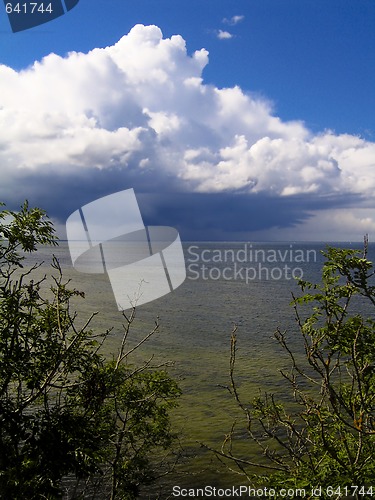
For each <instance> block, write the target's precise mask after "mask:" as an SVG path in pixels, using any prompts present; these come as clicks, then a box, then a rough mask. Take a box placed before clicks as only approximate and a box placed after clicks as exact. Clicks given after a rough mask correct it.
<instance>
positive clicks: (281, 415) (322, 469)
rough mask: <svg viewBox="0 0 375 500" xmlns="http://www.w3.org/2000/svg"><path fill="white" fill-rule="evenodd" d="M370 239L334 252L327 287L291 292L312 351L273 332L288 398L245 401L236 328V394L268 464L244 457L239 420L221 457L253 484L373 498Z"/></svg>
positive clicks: (374, 347)
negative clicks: (282, 354)
mask: <svg viewBox="0 0 375 500" xmlns="http://www.w3.org/2000/svg"><path fill="white" fill-rule="evenodd" d="M367 243H368V242H367V238H365V248H364V252H363V253H362V254H361V252H359V251H356V250H347V249H337V248H328V250H327V251H326V252H324V256H325V258H326V261H325V263H324V266H323V270H322V282H321V283H320V284H312V283H310V282H307V281H303V280H300V281H299V285H300V288H301V291H302V295H301V296H300V297H295V296H293V302H292V305H293V307H294V310H295V317H296V321H297V325H298V330H299V332H300V334H301V339H302V342H303V347H304V355H303V356H301V355H300V353H298V352H296V348H295V342H296V340H295V338H294V339H293V340H292V341H291V339H290V338H289V336H288V332H283V331H281V330H277V332H276V334H275V337H276V340H277V341H278V343H279V344H280V346H281V347H282V348H283V349H284V350H285V351H286V353H287V354H288V356H289V358H290V360H291V369H290V370H289V371H287V372H286V371H281V375H282V377H283V378H284V380H285V382H286V384H287V385H289V387H290V390H291V396H292V397H291V398H290V402H281V401H279V400H277V397H276V396H275V395H274V394H267V393H266V394H262V393H261V394H260V396H258V397H256V398H254V399H253V400H252V402H251V403H249V404H247V403H245V402H244V401H243V397H242V395H241V394H240V388H239V387H238V385H237V383H236V380H235V378H236V377H235V364H236V349H237V346H236V342H237V340H236V329H234V331H233V332H232V337H231V357H230V379H231V387H230V391H231V393H232V395H233V397H234V398H235V400H236V402H237V404H238V405H239V407H240V409H241V411H242V412H243V414H244V415H245V417H246V430H247V435H248V437H249V438H250V439H251V441H252V442H253V443H255V444H256V445H257V446H258V447H259V450H260V451H261V452H262V458H261V460H259V461H258V462H257V461H255V462H253V461H250V460H248V459H247V458H246V457H243V456H239V455H236V453H235V451H234V449H235V442H236V438H235V436H236V429H237V426H236V424H234V425H233V427H232V429H231V431H230V432H229V434H228V435H227V436H226V439H225V441H224V443H223V445H222V448H221V450H216V454H217V456H218V457H219V458H220V459H223V460H224V461H225V459H229V460H230V461H231V462H232V463H233V462H234V463H235V464H236V466H237V469H238V471H239V472H240V473H241V474H243V475H245V476H246V477H247V478H248V480H249V481H250V482H251V484H253V485H256V486H268V487H270V486H272V487H274V488H277V487H283V488H287V487H291V488H305V489H306V491H307V492H308V493H310V494H311V489H312V488H314V487H317V486H320V487H321V488H322V490H321V494H320V496H319V497H320V498H342V497H346V496H348V497H351V498H352V497H354V498H370V497H372V496H373V494H375V490H374V489H373V486H374V484H373V480H374V477H375V460H374V458H375V321H374V319H373V312H374V306H375V286H374V284H373V276H374V270H373V265H372V263H371V262H370V261H369V260H368V259H367ZM306 307H307V308H308V309H309V312H308V313H306ZM360 312H362V314H361V313H360ZM365 315H368V317H364V316H365ZM371 315H372V316H371ZM292 342H293V347H291V344H292ZM260 471H261V472H260ZM310 498H312V497H310Z"/></svg>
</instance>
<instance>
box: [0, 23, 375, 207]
mask: <svg viewBox="0 0 375 500" xmlns="http://www.w3.org/2000/svg"><path fill="white" fill-rule="evenodd" d="M242 18H243V16H234V17H233V18H232V21H231V22H232V24H233V23H234V24H236V23H237V22H239V21H241V20H242ZM223 33H225V32H223ZM223 37H224V38H225V36H224V35H223ZM207 64H208V53H207V51H206V50H205V49H201V50H198V51H196V52H194V53H193V54H192V55H189V53H188V52H187V48H186V44H185V41H184V39H183V38H182V37H181V36H179V35H176V36H172V37H171V38H164V37H163V35H162V32H161V30H160V29H159V28H158V27H156V26H143V25H137V26H135V27H134V28H133V29H132V30H131V31H130V33H129V34H127V35H125V36H124V37H123V38H121V40H119V41H118V42H117V43H116V44H114V45H113V46H109V47H106V48H95V49H93V50H92V51H90V52H89V53H78V52H72V53H69V54H67V55H66V56H65V57H60V56H57V55H55V54H50V55H47V56H46V57H44V58H43V59H42V60H41V61H36V62H35V63H34V64H33V65H32V66H30V67H28V68H26V69H24V70H22V71H15V70H13V69H11V68H9V67H7V66H4V65H2V66H0V131H1V134H0V165H1V166H2V168H1V170H0V199H2V198H4V197H8V198H9V192H10V191H9V190H10V189H11V187H12V186H16V185H20V182H22V179H26V178H27V179H30V176H32V178H34V179H38V176H42V175H43V176H44V177H43V178H45V175H46V173H52V172H58V174H59V176H62V177H63V178H64V185H65V186H66V189H67V190H68V189H69V185H70V183H71V184H74V183H75V182H76V178H77V176H79V177H80V179H82V177H84V176H85V175H86V174H85V172H86V173H87V176H91V175H92V169H97V170H101V171H104V172H105V171H110V170H111V175H112V176H113V168H115V169H116V172H117V174H116V175H117V178H118V181H117V182H116V186H114V189H113V190H114V191H115V190H116V188H118V187H121V186H122V185H126V182H127V179H128V176H129V175H131V177H129V179H131V182H132V185H133V186H134V185H135V184H136V183H137V182H138V181H139V182H145V179H146V180H147V182H148V183H149V186H150V189H152V187H153V181H155V182H159V181H160V179H163V183H164V185H168V183H171V184H173V186H174V188H177V189H180V190H183V191H191V192H197V193H220V192H241V193H247V194H252V193H266V194H267V195H272V196H278V197H288V196H293V195H313V196H317V197H319V196H327V195H335V196H342V197H345V196H347V195H348V194H351V195H360V196H361V197H364V198H368V199H372V198H373V196H374V194H375V143H373V142H369V141H366V140H364V139H361V138H359V137H355V136H351V135H345V134H343V135H336V134H335V133H333V132H330V131H326V132H322V133H321V134H318V135H316V134H315V135H314V134H312V133H311V132H310V131H309V130H308V129H307V128H306V127H305V125H304V124H303V122H300V121H283V120H282V119H281V118H279V117H277V116H275V113H274V110H273V108H272V105H271V104H270V102H267V101H266V100H264V99H260V98H259V97H255V96H253V95H252V94H251V93H247V92H245V91H244V90H242V89H241V88H239V87H233V88H224V89H223V88H217V87H215V86H213V85H207V84H205V83H204V79H203V70H204V68H205V66H206V65H207ZM249 84H251V82H249ZM145 176H146V177H145ZM111 179H113V177H111ZM129 182H130V181H129ZM143 186H144V184H143ZM135 187H136V186H135ZM25 189H26V188H25ZM30 189H31V188H30ZM46 189H48V187H47V186H46ZM26 194H27V193H26Z"/></svg>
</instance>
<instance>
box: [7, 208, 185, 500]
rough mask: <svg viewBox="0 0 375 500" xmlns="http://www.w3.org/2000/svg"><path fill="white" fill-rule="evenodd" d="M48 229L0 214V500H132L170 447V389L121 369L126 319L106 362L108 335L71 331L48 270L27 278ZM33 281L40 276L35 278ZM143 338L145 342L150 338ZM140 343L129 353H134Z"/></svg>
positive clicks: (32, 218) (41, 220) (51, 241)
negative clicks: (48, 283) (29, 262)
mask: <svg viewBox="0 0 375 500" xmlns="http://www.w3.org/2000/svg"><path fill="white" fill-rule="evenodd" d="M55 244H56V239H55V237H54V230H53V226H52V224H51V222H50V221H49V220H48V218H47V217H46V216H45V214H44V212H43V211H42V210H40V209H37V208H33V209H30V208H29V207H28V204H27V203H25V204H24V205H23V207H22V208H21V210H20V211H19V212H11V211H7V210H5V209H2V211H0V498H3V499H7V500H8V499H12V500H16V499H19V500H21V499H22V500H24V499H28V500H31V499H34V498H35V499H40V498H49V499H53V498H61V497H62V496H63V494H64V498H84V495H85V491H89V490H90V492H91V496H90V498H93V497H95V492H97V498H101V499H102V498H111V499H115V498H116V499H120V498H134V497H136V496H137V494H138V492H139V488H140V486H141V485H143V484H146V483H149V482H151V481H152V480H153V479H155V477H156V475H157V470H156V469H155V467H154V465H155V463H154V458H155V456H156V455H157V453H158V451H160V450H163V449H165V448H168V447H169V446H170V445H171V442H172V440H173V437H174V436H173V434H172V432H171V429H170V421H169V415H168V411H169V409H170V408H171V407H173V406H174V405H175V401H176V398H177V396H178V395H179V388H178V386H177V385H176V383H175V382H174V381H173V380H172V379H171V378H170V377H169V376H168V374H167V373H166V372H165V370H163V369H162V368H159V369H152V368H151V367H150V366H149V363H148V362H146V363H145V364H144V365H142V366H141V367H138V368H137V367H134V366H132V365H130V363H129V360H128V358H129V356H128V355H129V353H130V352H132V351H134V347H133V348H131V349H130V348H128V347H127V346H128V344H127V340H128V334H129V330H130V326H131V324H132V322H133V320H134V315H135V310H133V311H131V313H130V314H129V316H126V315H125V314H124V321H125V324H124V332H123V337H122V342H121V343H120V346H119V351H118V353H117V354H116V355H115V356H114V357H113V359H112V360H107V359H106V358H105V357H104V356H103V355H102V354H101V346H102V344H103V342H105V339H106V337H107V335H108V334H109V331H107V332H104V333H103V334H96V333H94V332H93V331H92V329H90V322H91V319H92V317H93V316H94V315H93V316H92V317H91V318H89V319H88V321H87V322H86V323H85V324H84V326H82V327H77V326H76V325H77V318H76V313H74V312H72V311H71V299H72V297H76V296H78V297H79V296H82V295H83V294H81V293H80V292H79V291H77V290H75V289H73V288H71V287H70V284H69V282H66V281H64V278H63V275H62V272H61V268H60V266H59V263H58V261H57V260H56V259H54V261H53V265H52V267H53V281H52V286H51V287H50V290H49V291H48V293H47V291H46V290H44V292H43V289H45V288H46V287H45V283H46V277H45V276H44V277H42V278H40V279H34V278H35V274H36V270H37V268H38V265H34V266H32V267H31V268H30V267H26V264H25V255H27V253H28V252H35V251H37V247H38V245H55ZM39 275H40V273H39ZM157 328H158V325H157V324H156V325H155V328H154V329H153V330H152V331H151V332H149V333H148V334H147V335H146V336H145V338H148V337H149V336H150V335H151V334H152V333H153V332H154V331H156V329H157ZM141 344H142V341H141V342H139V344H138V345H141Z"/></svg>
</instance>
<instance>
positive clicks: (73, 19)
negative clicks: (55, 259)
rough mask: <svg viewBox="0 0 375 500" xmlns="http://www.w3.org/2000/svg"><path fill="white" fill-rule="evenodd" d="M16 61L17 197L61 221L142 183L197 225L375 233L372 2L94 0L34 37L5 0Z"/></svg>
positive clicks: (0, 23) (1, 189) (310, 235)
mask: <svg viewBox="0 0 375 500" xmlns="http://www.w3.org/2000/svg"><path fill="white" fill-rule="evenodd" d="M139 24H141V25H144V27H147V26H149V25H155V26H157V27H158V28H159V32H157V31H156V28H155V29H154V30H151V29H149V30H148V31H147V29H146V28H143V29H138V30H137V29H133V28H134V26H136V25H139ZM129 32H130V33H132V35H129ZM174 35H179V37H176V36H174ZM124 36H125V39H124V38H122V37H124ZM120 39H122V40H125V42H124V43H123V44H122V46H121V50H120V49H119V50H117V51H116V50H115V49H111V47H116V43H117V42H119V40H120ZM183 40H184V41H185V43H186V49H184V47H183ZM137 44H138V45H137ZM150 44H151V45H152V51H153V52H152V51H151V52H150V51H149V50H148V49H147V47H149V46H150ZM138 46H139V51H138V50H137V47H138ZM96 48H101V49H103V51H102V52H101V53H100V54H101V55H99V52H95V51H93V49H96ZM106 48H107V49H106ZM146 49H147V50H146ZM202 49H205V50H204V51H203V50H202ZM150 50H151V49H150ZM90 51H91V52H90ZM196 51H197V52H196ZM78 52H81V53H82V54H81V56H77V55H76V56H73V55H72V54H70V55H69V53H78ZM195 52H196V54H200V55H199V56H197V57H195V56H194V53H195ZM51 53H52V54H56V55H58V56H60V57H59V58H57V57H54V58H53V57H52V56H49V58H48V57H47V58H46V59H45V60H44V62H43V61H42V59H43V57H45V56H48V55H49V54H51ZM89 53H90V54H91V55H88V54H89ZM207 53H208V54H207ZM85 54H86V56H85ZM104 54H105V56H104ZM137 54H139V56H137ZM152 54H153V55H152ZM137 57H139V60H137ZM142 58H143V59H142ZM35 61H39V63H38V64H36V65H34V63H35ZM109 61H110V62H109ZM0 65H2V66H1V69H2V71H0V110H2V111H3V117H1V113H0V131H1V128H3V131H4V134H2V135H3V141H1V139H0V151H1V152H2V153H1V154H0V161H1V162H2V164H3V167H2V170H3V171H2V172H0V198H1V199H4V200H5V201H7V202H8V204H11V205H12V204H13V205H14V204H19V202H20V200H19V197H20V196H24V197H27V198H29V199H30V201H31V202H34V203H36V204H43V206H44V207H45V208H46V209H47V210H48V211H49V213H50V214H51V215H52V216H53V217H54V218H55V219H56V221H57V224H61V227H62V225H63V222H64V220H65V219H66V217H67V216H68V215H69V213H70V211H73V210H74V209H76V208H77V207H78V206H79V205H80V204H82V203H86V202H87V201H91V200H92V199H94V198H95V197H98V196H101V195H106V194H109V193H110V192H114V191H117V190H118V189H126V188H127V187H134V188H135V190H136V192H137V194H139V199H140V203H142V204H143V210H144V213H145V214H146V215H145V218H146V219H147V220H145V222H148V223H157V224H160V223H165V224H170V225H174V226H177V227H178V228H179V229H180V232H181V235H182V238H184V237H185V239H195V238H197V239H201V238H202V239H207V238H208V239H267V240H269V239H292V240H298V239H300V240H306V239H316V240H321V239H323V240H326V239H327V240H328V239H330V240H335V239H337V240H355V239H361V237H362V234H363V233H364V232H369V233H370V237H371V233H373V234H375V212H374V202H373V200H374V196H373V195H374V190H375V159H374V155H375V149H374V141H375V125H374V116H375V113H374V112H375V98H374V88H375V2H374V1H372V0H357V1H355V2H354V1H353V0H351V1H349V0H330V1H329V2H327V1H322V0H238V1H233V0H221V1H218V0H189V1H188V2H187V1H176V0H173V1H172V0H171V1H165V0H164V1H163V0H161V1H158V2H155V1H154V0H147V1H146V0H132V1H127V2H124V1H123V0H80V2H79V4H78V5H77V6H76V7H75V8H74V9H72V10H71V11H70V12H68V13H67V14H65V15H64V16H62V17H60V18H58V19H56V20H54V21H52V22H50V23H48V24H44V25H41V26H39V27H35V28H32V29H30V30H27V31H24V32H19V33H12V32H11V29H10V25H9V22H8V19H7V17H6V14H5V12H4V11H3V12H2V13H1V15H0ZM33 65H34V66H33ZM158 65H159V66H158ZM11 69H12V70H13V71H11ZM152 75H155V76H154V77H152ZM160 75H163V76H162V77H161V76H160ZM180 75H184V80H182V79H181V76H180ZM153 78H154V79H155V80H153ZM194 79H195V80H194ZM197 79H200V80H199V81H198V80H197ZM146 80H147V83H145V82H146ZM57 82H58V83H57ZM140 82H141V83H140ZM155 82H156V83H155ZM187 82H189V85H190V87H189V92H188V93H187V90H186V88H187V85H188V83H187ZM194 82H195V83H194ZM51 85H52V86H53V85H55V94H54V92H53V91H52V87H51ZM85 85H86V93H85V90H84V86H85ZM193 87H194V89H193ZM43 89H44V91H43ZM192 89H193V90H192ZM225 89H227V91H226V90H225ZM17 92H18V93H19V97H20V94H22V98H21V99H17ZM88 95H90V96H92V99H91V100H90V99H89V98H88ZM106 95H108V101H107V102H106V98H105V96H106ZM1 96H2V97H1ZM82 96H83V97H82ZM114 96H116V98H115V97H114ZM166 96H169V97H168V98H167V97H166ZM184 100H185V101H188V103H187V104H186V106H184V105H183V102H184ZM61 101H63V102H64V103H67V104H66V105H64V106H63V105H61V106H59V105H58V102H60V103H61ZM120 115H121V116H120ZM64 127H65V129H64ZM73 130H74V131H75V135H74V141H78V142H77V143H74V144H73V143H72V142H64V145H65V146H64V147H65V148H66V151H67V154H66V155H65V157H64V154H62V152H61V144H62V143H61V137H64V138H65V137H68V136H69V137H72V134H73V132H72V131H73ZM5 132H6V133H5ZM89 132H90V133H89ZM198 135H199V137H198ZM51 138H52V139H51ZM80 138H81V142H79V141H80ZM51 140H52V142H53V141H54V140H55V141H57V142H56V143H55V144H52V142H51ZM64 140H65V139H64ZM66 140H68V139H66ZM72 140H73V139H72ZM59 141H60V142H59ZM85 141H86V142H85ZM121 144H123V147H120V145H121ZM100 145H102V149H101V147H100ZM94 146H95V147H94ZM54 148H56V149H54ZM69 148H72V149H71V150H70V149H69ZM41 150H43V155H41V158H40V161H38V155H37V154H36V152H37V151H41ZM54 151H56V154H55V156H54V157H53V155H54ZM85 155H86V156H85ZM42 156H44V157H43V158H42ZM57 180H58V182H57V184H58V186H56V181H57ZM21 184H22V186H21ZM82 185H85V189H82ZM15 186H18V187H17V189H15ZM20 186H21V187H20ZM52 192H53V194H52ZM167 195H168V196H167Z"/></svg>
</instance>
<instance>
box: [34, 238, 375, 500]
mask: <svg viewBox="0 0 375 500" xmlns="http://www.w3.org/2000/svg"><path fill="white" fill-rule="evenodd" d="M244 245H245V244H244V243H242V242H240V243H226V242H220V243H191V244H185V245H184V251H185V257H186V266H187V279H186V280H185V282H184V283H183V284H182V285H181V286H180V287H179V288H178V289H176V290H175V291H174V292H173V293H170V294H168V295H165V296H164V297H161V298H160V299H158V300H155V301H153V302H150V303H148V304H144V305H142V306H140V307H139V308H138V309H137V310H136V317H135V321H134V323H133V325H132V328H131V332H130V336H129V348H130V347H131V346H133V345H135V344H136V343H137V342H139V340H140V339H141V338H143V336H144V335H145V334H147V333H148V332H149V331H150V330H152V329H153V327H154V325H155V320H156V319H157V321H158V322H159V325H160V326H159V328H158V331H157V332H156V333H155V334H154V335H153V336H152V337H151V338H150V339H149V340H148V341H147V342H146V343H145V344H143V345H142V347H141V348H140V349H138V350H137V351H136V352H135V353H133V354H132V356H131V362H133V363H135V364H142V363H144V362H145V361H146V360H149V359H151V358H152V361H151V364H152V365H154V366H158V365H160V364H162V363H168V364H171V366H170V367H169V368H168V369H169V372H170V373H171V375H173V376H174V377H175V378H176V379H178V381H179V384H180V387H181V389H182V396H181V398H180V402H179V406H178V408H177V409H176V410H174V411H173V414H172V419H173V425H174V428H175V430H176V432H178V435H179V445H178V446H176V449H175V453H176V455H174V456H171V457H170V459H171V460H172V459H173V458H175V457H176V456H177V455H178V456H179V460H178V463H177V465H176V467H175V469H174V471H173V472H172V473H171V474H170V475H168V476H166V477H164V478H162V479H161V480H160V481H159V484H158V486H153V487H152V489H145V490H144V492H143V498H156V497H157V496H158V495H159V493H160V491H161V492H162V497H163V498H167V497H168V496H169V495H170V494H171V492H172V487H173V486H174V485H180V486H184V487H204V486H205V485H212V486H217V487H227V486H231V485H234V486H235V485H241V484H246V480H245V478H243V477H241V476H239V475H238V474H236V473H235V472H231V471H230V470H228V468H226V467H224V466H223V465H222V464H221V463H220V462H219V461H218V460H217V458H216V457H215V455H214V454H213V453H212V452H211V451H209V450H208V449H207V448H206V447H205V446H204V445H206V446H208V447H212V448H216V449H220V446H221V444H222V442H223V440H224V439H225V436H226V434H227V433H228V432H229V431H230V429H231V426H232V424H233V422H234V421H237V427H236V429H237V431H236V433H237V438H238V439H236V448H235V449H236V452H237V453H238V454H239V455H241V456H242V457H244V458H247V459H250V460H255V461H257V460H259V458H261V457H260V455H259V454H260V451H259V449H257V448H256V446H255V445H254V444H253V443H252V442H251V441H249V440H248V439H247V438H246V434H245V431H244V421H243V414H242V413H241V412H240V411H239V409H238V407H237V405H236V404H235V402H234V400H233V397H232V396H231V394H230V392H229V390H228V389H227V387H228V386H229V385H230V378H229V357H230V337H231V332H232V330H233V328H234V327H235V326H236V328H237V346H238V351H237V363H236V374H235V376H236V380H237V383H238V387H239V391H240V395H241V397H242V398H243V400H244V401H250V400H251V399H252V398H253V397H254V396H256V395H257V394H259V391H268V392H272V393H276V394H277V395H278V397H280V398H282V399H284V400H285V401H288V398H290V393H289V391H288V388H287V387H286V386H285V381H283V379H282V377H281V375H280V370H282V369H284V370H285V369H287V368H288V367H289V365H290V363H289V360H288V358H287V356H286V354H285V353H284V352H283V350H282V349H281V348H280V346H279V345H278V343H277V342H276V340H275V339H274V332H275V330H276V328H280V329H281V330H288V335H289V341H290V343H291V345H293V347H294V348H295V349H296V350H297V352H300V353H302V343H301V339H300V336H299V334H298V328H297V325H296V322H295V318H294V312H293V308H292V307H291V305H290V302H291V300H292V293H294V294H298V293H299V288H298V286H297V284H296V282H295V280H294V279H289V278H288V277H287V276H285V274H280V273H279V272H278V271H277V272H276V271H274V274H273V275H272V274H271V270H272V269H273V270H274V269H275V268H276V267H277V268H280V269H281V268H283V266H285V265H286V264H288V265H289V264H290V268H293V269H295V268H298V269H301V270H302V272H303V277H304V278H305V279H308V280H312V281H316V280H319V273H320V270H321V266H322V263H323V256H322V255H321V250H323V249H324V248H325V245H324V244H315V243H314V244H307V243H305V244H297V243H290V242H288V243H253V244H251V245H252V246H251V248H250V247H249V245H250V244H247V245H248V246H247V247H245V246H244ZM340 245H341V246H345V245H343V244H340ZM347 246H349V245H347ZM356 246H357V247H358V248H361V245H360V244H357V245H356ZM257 249H258V250H259V249H263V250H264V252H265V253H264V254H263V253H258V255H257V259H258V260H255V253H254V252H255V250H257ZM225 250H231V251H233V253H231V252H227V253H225ZM276 250H278V251H279V252H280V253H278V254H277V253H276V254H275V253H273V251H276ZM297 250H300V253H298V254H297ZM309 250H310V253H309V254H307V251H309ZM312 250H314V251H315V252H316V253H315V254H314V253H312V252H311V251H312ZM370 250H371V252H373V250H374V249H373V248H372V247H371V248H370ZM239 251H241V253H238V252H239ZM250 251H254V252H253V253H250ZM292 251H293V252H294V254H293V253H291V252H292ZM220 252H222V253H220ZM236 252H237V253H236ZM288 252H289V254H288ZM52 253H54V254H55V255H56V256H57V257H58V259H59V261H60V263H61V266H62V269H63V273H64V276H65V277H66V278H71V280H72V282H71V285H72V286H74V287H75V288H77V289H79V290H80V291H83V292H85V298H84V299H81V298H79V299H77V300H75V301H74V304H73V305H74V307H75V309H76V310H77V311H78V313H79V316H78V321H81V322H82V323H84V321H85V320H86V319H87V317H88V316H89V315H90V314H91V313H92V312H94V311H97V312H98V314H97V315H96V316H95V318H94V319H93V322H92V326H93V328H94V329H95V330H96V331H98V332H101V331H105V330H106V329H108V328H113V330H112V332H111V334H110V336H109V337H108V339H107V341H106V343H105V345H104V351H103V352H104V353H105V355H106V356H108V357H111V356H112V355H114V354H115V353H116V351H117V349H118V347H119V344H120V341H121V338H122V334H123V326H122V325H123V323H124V322H125V321H124V317H123V316H122V313H121V312H120V311H118V310H117V307H116V303H115V300H114V296H113V293H112V290H111V286H110V283H109V280H108V278H107V277H106V276H105V275H94V274H93V275H90V274H83V273H79V272H76V271H75V270H74V269H73V268H72V265H71V261H70V257H69V251H68V246H67V243H66V242H61V243H60V245H59V247H57V248H54V249H41V251H40V252H38V254H37V255H35V256H33V257H32V259H36V260H44V264H43V266H42V267H41V268H40V269H39V270H38V273H39V274H41V273H45V272H46V273H47V274H48V273H49V272H50V271H51V270H50V267H49V262H50V260H51V255H52ZM297 255H298V256H299V260H298V259H297ZM307 255H309V259H307ZM314 255H315V258H314ZM232 256H233V257H234V258H233V259H232ZM303 256H305V257H306V258H305V261H303ZM274 257H275V258H276V260H275V259H274ZM289 257H290V258H289ZM370 257H371V255H370ZM293 259H294V260H296V259H297V260H298V262H295V261H294V260H293ZM239 260H241V262H239ZM235 262H236V263H237V265H238V266H242V267H244V268H249V269H255V270H256V271H251V277H252V279H246V274H244V273H242V275H241V273H239V272H238V269H239V267H237V268H236V269H234V264H235ZM30 263H31V261H30ZM259 263H260V264H261V265H262V266H263V267H262V268H261V269H263V274H262V270H261V269H260V268H259ZM202 266H206V268H207V269H206V270H205V271H204V270H203V269H202ZM225 268H226V269H227V271H226V272H225V273H223V270H224V269H225ZM266 268H268V269H269V274H268V275H267V273H266V271H265V270H264V269H266ZM212 269H215V270H214V271H212ZM210 270H211V272H210ZM236 272H237V275H236V274H235V273H236ZM204 273H205V274H204ZM256 273H258V274H256ZM279 275H280V276H281V277H280V278H279V279H277V278H278V277H279ZM249 276H250V274H249V273H248V277H249ZM267 276H268V279H267ZM241 277H242V279H241Z"/></svg>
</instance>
